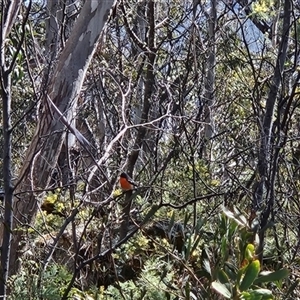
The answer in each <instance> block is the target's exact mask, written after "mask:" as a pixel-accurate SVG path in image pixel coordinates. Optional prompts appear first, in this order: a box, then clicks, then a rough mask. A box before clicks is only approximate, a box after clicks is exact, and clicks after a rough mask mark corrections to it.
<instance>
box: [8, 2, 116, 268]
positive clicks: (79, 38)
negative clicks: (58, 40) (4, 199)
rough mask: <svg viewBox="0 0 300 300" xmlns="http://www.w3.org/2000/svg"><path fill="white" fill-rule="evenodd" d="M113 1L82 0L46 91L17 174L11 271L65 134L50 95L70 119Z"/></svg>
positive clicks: (16, 264) (15, 263)
mask: <svg viewBox="0 0 300 300" xmlns="http://www.w3.org/2000/svg"><path fill="white" fill-rule="evenodd" d="M113 2H114V1H113V0H106V1H93V0H87V1H86V2H85V4H84V6H83V8H82V10H81V12H80V14H79V16H78V19H77V20H76V23H75V25H74V28H73V30H72V33H71V35H70V37H69V39H68V40H67V42H66V45H65V48H64V49H63V51H62V52H61V54H60V56H59V59H58V62H57V66H56V68H55V71H54V74H53V76H52V80H51V82H50V83H49V85H48V88H47V90H46V91H45V94H44V97H43V103H42V105H43V112H42V114H41V119H40V121H39V124H38V126H37V129H36V132H35V135H34V137H33V139H32V142H31V144H30V146H29V149H28V151H27V157H26V159H25V161H24V165H23V167H22V169H21V171H20V174H19V178H18V179H19V184H18V186H17V189H16V195H17V199H16V200H15V204H14V213H15V218H16V220H17V221H16V222H15V223H14V228H15V231H14V236H13V240H12V248H11V260H10V274H15V273H16V272H17V270H18V267H19V264H18V263H17V262H18V258H19V257H20V255H21V249H22V246H23V245H24V229H25V228H26V227H25V226H26V225H28V224H30V223H31V222H32V221H33V219H34V216H35V214H36V211H37V194H36V193H35V192H34V190H37V189H39V190H41V189H45V188H46V187H47V185H48V184H49V181H50V176H51V172H52V170H53V168H54V167H55V165H56V163H57V159H58V155H59V153H60V150H61V147H62V144H63V141H64V139H65V135H66V130H65V128H64V125H63V124H62V123H61V121H60V115H59V113H57V112H56V111H55V110H54V109H53V105H52V104H51V102H50V101H49V98H50V99H51V100H52V102H53V103H54V105H55V106H56V107H57V108H58V109H59V110H60V111H61V112H62V113H63V114H64V116H65V117H66V118H67V119H68V120H69V121H70V118H71V117H72V116H71V115H70V111H72V110H71V109H70V108H71V107H72V105H73V104H74V103H75V102H76V101H77V99H78V96H79V92H80V90H81V87H82V83H83V80H84V77H85V74H86V71H87V68H88V66H89V63H90V61H91V58H92V56H93V53H94V51H95V49H96V48H97V45H98V42H99V37H100V34H101V31H102V29H103V26H104V24H105V22H106V20H107V17H108V15H109V10H110V8H111V7H112V5H113ZM20 227H23V228H20Z"/></svg>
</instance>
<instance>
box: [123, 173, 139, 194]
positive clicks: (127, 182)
mask: <svg viewBox="0 0 300 300" xmlns="http://www.w3.org/2000/svg"><path fill="white" fill-rule="evenodd" d="M120 186H121V189H122V190H123V192H127V191H132V190H133V189H134V187H135V186H137V184H136V183H134V181H133V180H132V179H131V178H130V177H129V176H128V175H127V174H126V173H122V174H121V175H120Z"/></svg>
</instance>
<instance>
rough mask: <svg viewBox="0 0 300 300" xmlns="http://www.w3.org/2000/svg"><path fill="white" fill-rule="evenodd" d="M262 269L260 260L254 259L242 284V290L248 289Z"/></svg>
mask: <svg viewBox="0 0 300 300" xmlns="http://www.w3.org/2000/svg"><path fill="white" fill-rule="evenodd" d="M259 271H260V262H259V260H258V259H256V260H254V261H253V262H252V263H251V264H250V265H249V266H248V268H247V270H246V273H245V275H244V278H243V280H242V283H241V284H240V291H242V292H243V291H246V290H248V289H249V287H250V286H251V285H252V284H253V282H254V280H255V279H256V277H257V275H258V273H259Z"/></svg>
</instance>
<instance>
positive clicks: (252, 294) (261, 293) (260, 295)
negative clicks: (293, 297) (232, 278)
mask: <svg viewBox="0 0 300 300" xmlns="http://www.w3.org/2000/svg"><path fill="white" fill-rule="evenodd" d="M242 299H245V300H260V299H261V300H268V299H273V295H272V291H270V290H268V289H257V290H250V291H247V292H242Z"/></svg>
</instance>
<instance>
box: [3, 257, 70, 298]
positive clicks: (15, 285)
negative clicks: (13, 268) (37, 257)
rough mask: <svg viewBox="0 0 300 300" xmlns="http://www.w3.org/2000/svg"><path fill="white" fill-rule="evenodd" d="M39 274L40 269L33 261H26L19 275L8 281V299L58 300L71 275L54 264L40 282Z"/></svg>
mask: <svg viewBox="0 0 300 300" xmlns="http://www.w3.org/2000/svg"><path fill="white" fill-rule="evenodd" d="M28 270H30V271H29V272H28ZM40 272H41V270H40V267H39V265H38V264H37V263H36V262H35V261H29V260H28V261H26V263H24V265H23V269H22V270H21V271H20V273H19V274H18V275H15V276H12V278H11V279H10V282H9V286H10V288H11V290H12V293H11V295H10V299H13V300H24V299H45V300H57V299H60V298H61V296H62V295H63V292H64V289H65V288H66V285H67V283H68V282H69V281H70V279H71V276H72V275H71V274H70V273H69V272H68V271H67V270H66V269H65V268H64V267H63V266H60V265H55V264H51V265H50V266H49V268H48V269H47V270H46V271H45V273H44V274H43V276H42V279H41V281H39V280H40V276H41V273H40Z"/></svg>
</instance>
